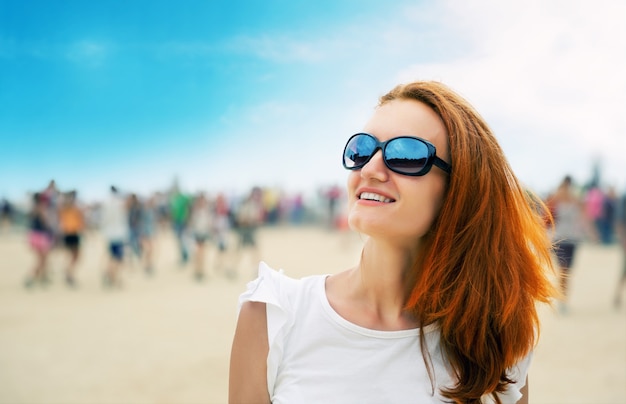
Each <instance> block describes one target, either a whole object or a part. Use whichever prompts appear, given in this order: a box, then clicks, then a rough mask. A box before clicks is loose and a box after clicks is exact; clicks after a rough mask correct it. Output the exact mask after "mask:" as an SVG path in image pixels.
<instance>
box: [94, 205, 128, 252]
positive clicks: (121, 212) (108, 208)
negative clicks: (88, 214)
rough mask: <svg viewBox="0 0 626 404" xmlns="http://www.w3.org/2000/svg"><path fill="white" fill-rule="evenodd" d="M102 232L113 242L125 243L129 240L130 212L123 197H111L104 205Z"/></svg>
mask: <svg viewBox="0 0 626 404" xmlns="http://www.w3.org/2000/svg"><path fill="white" fill-rule="evenodd" d="M100 230H101V231H102V234H103V235H104V237H105V238H106V239H107V240H109V241H112V242H120V243H123V242H125V241H126V240H127V239H128V211H127V210H126V204H125V202H124V199H122V197H120V196H117V195H111V196H110V197H109V199H108V200H106V201H105V203H104V204H103V205H102V215H101V223H100Z"/></svg>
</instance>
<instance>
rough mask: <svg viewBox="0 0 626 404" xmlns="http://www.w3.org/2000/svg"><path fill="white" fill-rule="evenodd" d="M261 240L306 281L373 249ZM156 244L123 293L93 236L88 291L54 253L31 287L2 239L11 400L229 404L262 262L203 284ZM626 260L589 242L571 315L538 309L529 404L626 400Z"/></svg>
mask: <svg viewBox="0 0 626 404" xmlns="http://www.w3.org/2000/svg"><path fill="white" fill-rule="evenodd" d="M259 241H260V256H261V258H262V259H263V260H265V261H266V262H267V263H268V264H270V266H272V267H274V268H283V269H284V270H285V272H286V273H287V274H288V275H290V276H293V277H296V278H297V277H301V276H304V275H308V274H313V273H332V272H337V271H340V270H343V269H345V268H348V267H350V266H352V265H353V264H354V263H355V262H356V261H357V259H358V256H359V252H360V246H361V244H362V241H361V239H360V238H359V236H357V235H355V234H350V233H339V232H332V231H328V230H326V229H323V228H318V227H303V228H288V227H276V228H264V229H262V230H261V232H260V234H259ZM157 247H158V250H157V263H158V265H157V267H156V274H155V275H154V276H152V277H149V276H146V274H145V273H144V272H143V271H142V268H141V267H140V266H139V265H137V264H136V263H135V264H132V263H131V264H129V265H127V266H126V267H125V268H124V272H123V279H124V285H123V287H122V288H121V289H119V290H105V289H104V288H103V287H102V283H101V272H102V268H103V267H104V265H105V262H106V261H105V260H106V250H105V243H104V241H103V240H102V238H101V237H100V235H99V234H98V233H90V234H88V235H87V236H86V237H85V239H84V243H83V251H82V256H81V259H80V263H79V267H78V280H79V287H78V288H77V289H75V290H71V289H68V288H67V287H66V286H65V284H64V283H63V271H62V270H63V267H64V265H65V262H66V256H65V255H64V254H63V252H62V251H55V252H54V253H53V255H52V256H51V259H50V269H51V271H52V282H51V284H50V285H49V286H47V287H45V288H44V287H39V286H38V287H34V288H31V289H28V290H27V289H25V288H24V287H23V280H24V278H25V276H26V274H27V273H28V272H29V270H30V268H31V266H32V265H33V263H34V257H33V255H32V253H31V252H30V250H29V249H28V246H27V244H26V241H25V235H24V234H23V233H22V232H19V231H13V232H10V233H7V232H6V231H5V232H4V233H1V234H0V403H7V404H17V403H26V404H38V403H63V404H73V403H76V404H89V403H103V404H105V403H106V404H115V403H120V404H128V403H137V404H139V403H158V404H166V403H172V404H178V403H180V404H194V403H225V402H227V389H228V387H227V386H228V358H229V353H230V343H231V340H232V335H233V331H234V326H235V321H236V305H237V297H238V295H239V294H240V293H241V292H242V291H243V290H244V288H245V284H246V282H247V281H249V280H250V279H251V278H252V277H253V274H254V272H255V269H253V268H254V267H255V265H254V264H253V260H254V257H253V256H252V255H246V256H244V257H243V261H242V263H241V267H240V271H239V276H238V277H237V279H234V280H233V279H228V278H227V277H226V276H224V274H223V273H214V272H211V271H210V273H209V276H208V278H207V279H205V280H204V281H203V282H196V281H194V279H193V277H192V266H191V265H187V266H186V267H181V266H180V265H179V264H178V262H177V255H176V247H175V243H174V239H173V237H172V235H171V233H170V232H168V231H164V232H162V233H161V234H160V236H159V238H158V240H157ZM620 254H621V252H620V251H619V250H618V249H617V247H601V246H596V245H583V246H582V247H581V249H580V253H579V256H578V257H577V262H576V264H575V267H574V272H573V277H572V282H571V294H570V304H569V312H568V313H567V314H566V315H563V314H559V313H558V312H557V311H556V310H551V309H547V308H544V309H542V310H541V311H540V313H541V319H542V322H543V329H542V334H541V340H540V343H539V345H538V347H537V349H536V351H535V354H534V358H533V363H532V366H531V370H530V392H531V395H530V397H531V400H530V402H531V403H594V404H598V403H607V404H614V403H626V307H622V308H621V309H620V310H615V309H614V308H613V306H612V296H613V291H614V289H615V284H616V280H617V278H618V275H619V271H620V264H621V261H620V260H621V255H620ZM212 257H213V255H212V252H209V253H208V259H209V261H210V260H211V259H212ZM209 263H210V262H209Z"/></svg>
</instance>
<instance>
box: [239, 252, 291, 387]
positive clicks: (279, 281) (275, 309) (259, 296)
mask: <svg viewBox="0 0 626 404" xmlns="http://www.w3.org/2000/svg"><path fill="white" fill-rule="evenodd" d="M296 286H297V281H296V280H294V279H291V278H288V277H287V276H286V275H284V274H283V272H282V270H281V271H276V270H274V269H272V268H270V267H269V266H268V265H267V264H266V263H264V262H261V263H260V264H259V273H258V277H257V278H256V279H255V280H253V281H250V282H249V283H248V284H247V287H246V291H245V292H244V293H242V294H241V295H240V296H239V308H241V305H242V304H243V303H245V302H248V301H253V302H263V303H265V304H266V306H265V307H266V313H267V339H268V342H269V353H268V355H267V387H268V391H269V392H270V395H271V393H272V391H273V390H274V383H275V381H276V375H277V372H278V365H279V364H280V362H281V360H282V355H283V346H284V341H285V335H286V334H287V331H288V329H289V328H290V325H291V322H292V313H293V310H292V304H291V299H290V296H292V295H293V292H294V291H295V288H296Z"/></svg>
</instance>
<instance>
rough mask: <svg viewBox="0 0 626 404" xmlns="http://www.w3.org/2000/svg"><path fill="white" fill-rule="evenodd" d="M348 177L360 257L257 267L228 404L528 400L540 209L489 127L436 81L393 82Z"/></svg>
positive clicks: (351, 157) (541, 276)
mask: <svg viewBox="0 0 626 404" xmlns="http://www.w3.org/2000/svg"><path fill="white" fill-rule="evenodd" d="M294 153H299V154H298V155H299V156H301V157H302V158H304V157H305V156H303V155H302V153H303V151H302V150H301V149H300V148H298V147H296V146H295V145H294ZM305 154H306V153H305ZM309 157H311V158H313V160H306V159H304V160H303V161H307V162H308V164H311V165H312V167H314V166H315V164H316V162H315V159H314V156H309ZM343 165H344V167H345V168H346V169H348V170H350V173H349V176H348V181H347V197H348V200H349V202H348V204H349V208H348V221H349V225H350V227H351V228H352V229H353V230H355V231H357V232H359V233H361V234H364V235H366V236H367V238H366V240H365V243H364V246H363V249H362V252H361V257H360V260H359V262H358V263H357V264H356V265H355V266H354V267H353V268H351V269H348V270H346V271H343V272H338V273H335V272H332V271H333V269H334V268H320V270H321V271H322V272H323V273H326V274H325V275H316V276H309V277H305V278H303V279H299V280H296V279H292V278H290V277H288V276H287V275H285V274H283V273H282V272H277V271H275V270H273V269H271V268H269V267H268V266H267V265H266V264H265V263H261V265H260V267H259V277H258V278H257V279H256V280H255V281H253V282H250V283H249V284H248V288H247V290H246V291H245V292H244V293H243V294H242V295H241V296H240V300H239V302H240V312H239V319H238V322H237V328H236V331H235V335H234V339H233V345H232V352H231V363H230V382H229V400H230V402H231V403H245V402H256V403H261V402H264V403H270V402H272V403H274V404H277V403H327V402H337V403H346V402H350V403H409V402H412V403H423V402H458V403H478V402H499V403H515V402H519V403H527V402H528V383H527V372H528V367H529V364H530V359H531V356H532V351H533V348H534V346H535V344H536V342H537V335H538V331H539V322H538V314H537V309H536V303H538V302H543V303H549V302H550V301H551V299H552V298H553V296H555V295H556V294H557V291H556V289H555V288H554V286H553V285H552V283H551V277H550V276H551V275H552V273H553V271H550V269H553V268H552V255H551V241H550V239H549V236H548V234H547V232H546V231H545V227H544V224H543V216H542V213H543V212H541V211H539V212H538V211H537V209H536V208H535V207H534V206H535V205H536V204H538V205H539V206H540V207H541V210H543V209H546V208H545V206H544V205H543V203H542V202H541V201H535V200H534V199H536V198H535V197H534V196H529V195H528V194H527V192H526V191H525V190H524V189H523V188H522V186H521V185H520V183H519V181H518V180H517V178H516V176H515V174H514V173H513V171H512V170H511V168H510V166H509V164H508V163H507V161H506V158H505V156H504V153H503V151H502V149H501V148H500V146H499V145H498V142H497V140H496V138H495V137H494V135H493V134H492V132H491V130H490V129H489V127H488V126H487V124H486V123H485V122H484V120H483V119H482V118H481V117H480V115H479V114H478V113H477V112H476V111H475V110H474V109H473V107H472V106H470V104H469V103H468V102H467V101H466V100H464V99H463V98H462V97H461V96H459V95H457V94H456V93H454V92H453V91H452V90H450V89H449V88H448V87H446V86H445V85H443V84H441V83H438V82H414V83H411V84H407V85H399V86H397V87H395V88H394V89H393V90H392V91H391V92H389V93H388V94H386V95H384V96H383V97H382V98H381V99H380V101H379V105H378V107H377V108H376V109H375V111H374V112H373V115H372V117H371V118H370V120H369V121H368V122H367V123H366V125H365V127H364V129H363V131H362V132H361V133H357V134H356V135H353V136H352V137H350V138H349V139H348V142H347V144H346V146H345V149H344V154H343ZM311 248H313V246H311ZM319 253H320V254H324V253H325V252H324V251H320V252H319ZM329 271H331V272H330V273H331V274H328V273H329ZM551 272H552V273H551Z"/></svg>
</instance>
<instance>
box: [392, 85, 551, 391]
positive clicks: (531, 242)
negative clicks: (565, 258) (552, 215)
mask: <svg viewBox="0 0 626 404" xmlns="http://www.w3.org/2000/svg"><path fill="white" fill-rule="evenodd" d="M394 99H412V100H417V101H420V102H422V103H424V104H426V105H428V106H429V107H430V108H432V109H433V110H434V111H435V112H436V113H437V114H438V115H439V116H440V117H441V119H442V121H443V123H444V125H445V127H446V130H447V133H448V142H449V147H450V156H451V157H450V159H451V164H452V173H451V174H450V176H449V179H448V187H447V191H446V196H445V198H444V202H443V205H442V207H441V211H440V212H439V215H438V217H437V218H436V220H435V222H434V224H433V226H432V228H431V230H430V231H429V233H428V234H427V235H426V236H425V237H424V239H423V242H422V243H421V245H420V247H419V254H418V259H417V261H416V262H415V263H414V265H413V267H412V269H411V270H410V271H409V272H408V273H406V274H405V278H406V279H405V280H406V285H407V290H406V295H407V297H406V304H405V307H406V309H407V310H409V311H411V312H412V313H413V314H414V315H415V316H416V318H417V319H418V320H419V321H420V324H422V325H426V324H431V323H437V324H438V325H439V327H440V332H441V346H442V348H443V351H444V353H445V355H446V358H447V359H448V361H449V362H450V364H451V365H452V369H453V371H454V372H455V374H456V376H457V380H458V383H457V384H456V385H454V386H450V387H447V388H445V389H442V391H441V393H442V394H443V395H444V396H445V397H446V398H449V399H451V400H454V402H457V403H474V402H475V403H478V402H480V397H481V396H483V395H484V394H488V393H491V394H493V397H494V399H496V401H497V402H499V400H498V398H497V397H496V395H495V393H496V392H501V391H504V390H505V389H506V387H507V384H509V383H513V382H515V380H511V378H510V377H509V375H508V374H507V369H509V368H510V367H512V366H513V365H515V364H516V363H517V362H518V361H519V360H520V359H522V358H523V357H525V356H526V355H527V354H528V353H529V352H530V351H531V349H532V348H533V347H534V345H535V343H536V341H537V338H538V334H539V319H538V315H537V311H536V307H535V304H536V302H544V303H549V302H550V301H551V298H552V297H555V296H557V291H556V289H555V287H554V285H553V284H552V282H551V280H550V277H549V275H550V274H554V267H553V264H552V255H551V243H550V239H549V236H548V234H547V233H546V229H545V226H544V214H545V212H547V209H546V208H545V206H544V205H543V203H542V202H541V200H540V199H539V198H536V197H534V196H533V195H532V194H530V193H529V192H527V191H526V190H524V189H523V188H522V186H521V185H520V183H519V181H518V180H517V178H516V177H515V175H514V173H513V171H512V169H511V167H510V166H509V164H508V162H507V160H506V158H505V156H504V153H503V152H502V149H501V148H500V146H499V144H498V142H497V140H496V138H495V137H494V136H493V134H492V132H491V130H490V129H489V127H488V126H487V124H486V123H485V121H484V120H483V119H482V118H481V116H480V115H479V114H478V113H477V112H476V111H475V110H474V109H473V108H472V106H471V105H470V104H469V103H468V102H467V101H466V100H464V99H463V98H462V97H461V96H459V95H458V94H456V93H454V92H453V91H452V90H450V89H449V88H448V87H446V86H445V85H443V84H441V83H438V82H415V83H411V84H407V85H400V86H397V87H396V88H394V89H393V90H392V91H391V92H389V93H388V94H386V95H385V96H383V97H381V99H380V105H383V104H385V103H386V102H389V101H391V100H394ZM421 338H422V340H421V342H422V344H421V345H422V350H423V351H425V350H424V347H425V342H424V338H423V336H422V337H421ZM424 356H425V358H427V357H428V355H424ZM425 360H426V361H427V363H426V364H427V367H428V369H429V372H430V371H431V369H430V368H431V365H429V362H428V360H427V359H425ZM431 374H432V372H431Z"/></svg>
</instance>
